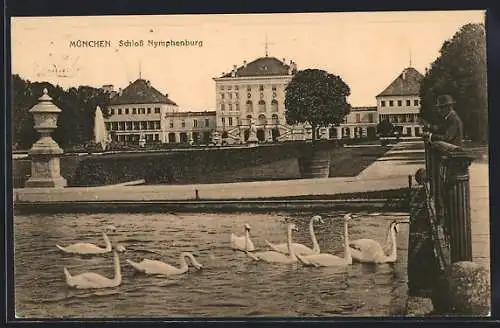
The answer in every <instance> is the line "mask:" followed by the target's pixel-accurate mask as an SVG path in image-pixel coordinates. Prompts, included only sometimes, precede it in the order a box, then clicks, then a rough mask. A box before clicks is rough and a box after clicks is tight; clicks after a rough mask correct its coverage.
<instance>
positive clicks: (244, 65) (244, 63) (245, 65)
mask: <svg viewBox="0 0 500 328" xmlns="http://www.w3.org/2000/svg"><path fill="white" fill-rule="evenodd" d="M243 67H245V68H246V67H247V61H246V60H244V61H243Z"/></svg>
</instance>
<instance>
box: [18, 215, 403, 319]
mask: <svg viewBox="0 0 500 328" xmlns="http://www.w3.org/2000/svg"><path fill="white" fill-rule="evenodd" d="M314 214H320V215H322V216H323V217H324V218H325V219H326V222H325V224H317V225H315V227H314V228H315V231H316V234H317V238H318V242H319V243H320V246H321V249H322V251H323V252H331V253H333V254H341V256H342V254H343V245H342V238H341V231H342V222H341V220H339V218H340V217H341V213H314ZM312 215H313V213H308V212H304V213H297V214H293V215H289V214H283V213H268V214H265V213H236V214H218V213H212V214H197V213H182V214H171V213H166V214H156V213H155V214H148V213H146V214H98V215H94V214H93V215H85V214H59V215H50V216H45V215H41V214H39V215H27V216H16V218H15V220H14V229H15V230H14V234H15V236H14V237H15V250H14V252H15V271H16V285H15V288H16V311H17V314H18V315H22V316H26V317H42V318H44V317H57V318H59V317H81V318H85V317H113V316H115V317H126V316H131V317H142V316H149V317H151V316H163V317H165V316H171V317H180V316H190V315H195V316H203V317H209V316H338V315H356V316H363V315H368V314H373V315H385V314H386V313H388V311H389V310H388V307H389V306H390V302H391V293H394V292H395V291H396V290H397V289H398V288H397V287H398V286H401V285H402V284H404V283H405V281H404V279H401V278H398V273H397V272H396V273H395V270H396V269H397V270H404V269H405V268H402V269H401V268H399V267H398V266H391V265H385V266H384V265H381V266H375V265H371V266H370V265H364V264H363V265H361V264H354V265H352V266H350V267H349V268H344V269H339V268H304V267H302V266H300V265H299V264H293V265H272V264H266V263H257V262H254V261H252V260H250V259H249V258H248V257H247V256H246V255H245V254H244V253H243V252H236V251H233V250H231V249H229V234H230V233H231V232H235V233H237V234H242V233H243V225H244V224H245V223H249V224H250V225H251V226H252V231H251V235H252V240H253V241H254V244H255V245H256V247H258V248H261V249H262V250H264V249H266V246H265V243H264V240H265V239H267V240H270V241H273V242H284V241H285V238H286V237H285V232H286V223H287V222H294V223H296V224H297V225H298V227H299V231H298V232H295V233H294V240H296V241H297V242H301V243H304V244H305V245H308V246H309V245H311V240H310V237H309V231H308V223H309V220H310V218H311V217H312ZM390 220H392V217H389V216H385V215H379V216H370V215H369V213H367V215H366V216H363V217H362V218H360V217H357V218H355V219H353V221H352V222H351V223H350V238H351V239H357V238H366V237H368V238H373V239H375V240H379V241H385V237H386V236H385V234H386V229H387V225H388V223H389V222H390ZM108 224H112V225H114V226H115V227H116V228H117V231H116V232H115V233H110V239H112V240H117V241H119V242H120V243H122V244H124V246H125V247H127V252H126V253H122V254H120V260H121V267H122V276H123V282H122V285H121V286H119V287H116V288H111V289H106V290H98V291H88V290H74V289H69V288H68V287H67V286H66V283H65V280H64V274H63V267H67V268H68V270H69V271H70V272H71V273H72V274H78V273H81V272H97V273H101V274H103V275H105V276H107V277H113V275H114V269H113V256H112V254H103V255H101V256H95V257H90V258H83V257H79V256H74V255H68V254H63V253H61V252H59V251H58V250H57V249H56V247H55V244H60V245H69V244H71V243H74V242H77V241H88V242H93V243H97V244H100V245H103V244H104V241H103V240H102V237H101V235H100V234H101V232H102V230H103V228H104V226H105V225H108ZM184 251H190V252H192V253H193V254H194V255H195V257H196V258H197V260H198V261H199V262H200V263H202V264H203V266H204V268H203V270H200V271H197V270H194V269H191V268H190V270H189V272H188V273H187V274H185V275H183V276H180V277H157V276H147V275H141V274H137V273H136V272H135V271H134V270H133V268H131V267H130V265H128V264H126V263H125V259H127V258H129V259H132V260H140V259H142V258H150V259H161V260H163V261H166V262H168V263H172V264H174V265H178V258H179V254H180V253H181V252H184ZM403 255H404V254H403ZM403 264H404V261H403ZM384 295H387V296H384Z"/></svg>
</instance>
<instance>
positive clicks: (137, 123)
mask: <svg viewBox="0 0 500 328" xmlns="http://www.w3.org/2000/svg"><path fill="white" fill-rule="evenodd" d="M134 130H139V122H134Z"/></svg>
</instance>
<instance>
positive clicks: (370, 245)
mask: <svg viewBox="0 0 500 328" xmlns="http://www.w3.org/2000/svg"><path fill="white" fill-rule="evenodd" d="M398 224H399V222H398V221H396V220H394V221H392V222H391V224H390V225H389V229H388V231H387V241H386V245H385V246H384V247H382V246H381V245H380V243H379V242H377V241H375V240H373V239H357V240H353V241H352V242H351V243H350V245H349V246H350V249H351V253H352V257H353V259H354V260H355V261H358V262H364V263H392V262H396V259H397V254H396V252H397V243H396V233H397V232H398ZM388 246H390V254H389V255H387V253H389V251H387V248H388Z"/></svg>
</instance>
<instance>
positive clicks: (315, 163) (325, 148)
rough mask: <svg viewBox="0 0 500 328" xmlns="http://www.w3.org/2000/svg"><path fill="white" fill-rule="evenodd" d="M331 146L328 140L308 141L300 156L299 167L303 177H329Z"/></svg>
mask: <svg viewBox="0 0 500 328" xmlns="http://www.w3.org/2000/svg"><path fill="white" fill-rule="evenodd" d="M330 154H331V147H330V145H329V143H328V142H325V141H316V142H314V143H306V144H305V145H304V151H303V153H302V156H301V157H300V158H299V169H300V174H301V177H302V178H303V179H319V178H328V177H329V175H330Z"/></svg>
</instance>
